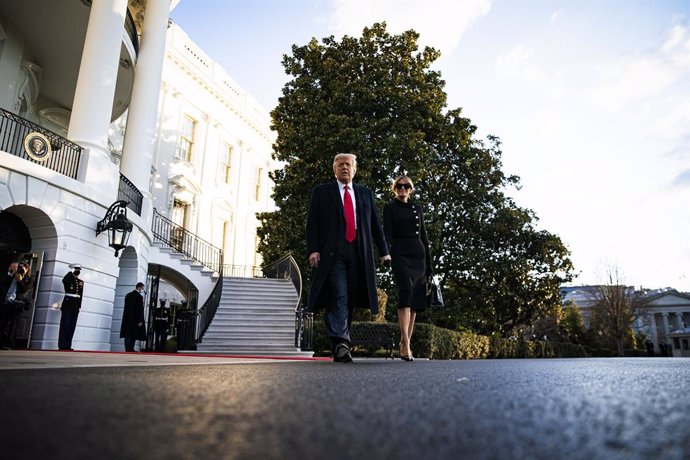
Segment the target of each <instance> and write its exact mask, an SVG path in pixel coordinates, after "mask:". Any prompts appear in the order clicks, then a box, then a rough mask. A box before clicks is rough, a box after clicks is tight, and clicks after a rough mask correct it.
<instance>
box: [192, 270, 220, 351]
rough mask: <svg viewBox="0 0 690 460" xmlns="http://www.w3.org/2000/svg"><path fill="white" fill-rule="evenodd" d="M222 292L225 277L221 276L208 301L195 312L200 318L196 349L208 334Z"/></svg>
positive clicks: (198, 320)
mask: <svg viewBox="0 0 690 460" xmlns="http://www.w3.org/2000/svg"><path fill="white" fill-rule="evenodd" d="M222 294H223V278H222V277H220V278H218V281H217V282H216V286H215V287H214V288H213V291H211V295H210V296H208V299H207V300H206V302H204V304H203V305H202V306H201V308H199V309H198V310H197V311H196V312H194V313H195V314H196V316H197V318H198V319H197V321H195V324H196V325H197V327H196V331H195V335H194V345H195V346H194V349H196V344H197V343H201V341H202V339H203V337H204V334H206V331H207V330H208V327H209V326H210V325H211V321H213V317H214V316H216V312H217V311H218V305H220V297H221V295H222Z"/></svg>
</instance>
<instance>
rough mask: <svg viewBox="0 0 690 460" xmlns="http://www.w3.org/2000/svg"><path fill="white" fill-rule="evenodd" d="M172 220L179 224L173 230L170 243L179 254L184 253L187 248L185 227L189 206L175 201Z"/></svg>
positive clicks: (171, 215)
mask: <svg viewBox="0 0 690 460" xmlns="http://www.w3.org/2000/svg"><path fill="white" fill-rule="evenodd" d="M170 220H172V221H173V223H175V224H177V225H176V226H174V227H172V228H171V234H170V240H171V241H170V242H171V243H172V247H173V248H175V249H177V250H178V251H179V252H184V249H185V247H186V242H185V232H184V226H185V221H186V220H187V204H186V203H183V202H182V201H179V200H174V201H173V208H172V212H171V213H170Z"/></svg>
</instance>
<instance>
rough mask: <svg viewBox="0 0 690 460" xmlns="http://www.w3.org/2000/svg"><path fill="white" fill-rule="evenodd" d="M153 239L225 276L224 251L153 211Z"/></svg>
mask: <svg viewBox="0 0 690 460" xmlns="http://www.w3.org/2000/svg"><path fill="white" fill-rule="evenodd" d="M152 230H153V239H154V241H158V242H160V243H163V244H164V245H166V246H168V247H170V248H172V249H173V250H174V251H175V252H178V253H180V254H184V255H185V256H187V257H189V258H190V259H192V260H194V261H196V262H198V263H200V264H201V265H203V266H204V267H207V268H209V269H211V270H213V271H214V272H217V273H218V274H219V275H220V276H221V277H222V276H223V251H222V250H221V249H220V248H219V247H216V246H214V245H212V244H211V243H209V242H208V241H205V240H203V239H201V238H199V237H198V236H196V235H195V234H194V233H192V232H190V231H189V230H187V229H186V228H184V227H182V226H180V225H177V224H176V223H175V222H173V221H171V220H170V219H168V218H167V217H165V216H163V215H161V214H160V213H159V212H158V211H157V210H156V209H155V208H154V210H153V223H152Z"/></svg>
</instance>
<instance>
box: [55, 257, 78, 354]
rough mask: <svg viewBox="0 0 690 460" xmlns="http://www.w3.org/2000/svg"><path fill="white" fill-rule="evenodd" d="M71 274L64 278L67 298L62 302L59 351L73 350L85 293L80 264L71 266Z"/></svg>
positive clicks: (63, 282)
mask: <svg viewBox="0 0 690 460" xmlns="http://www.w3.org/2000/svg"><path fill="white" fill-rule="evenodd" d="M69 268H71V269H72V271H71V272H69V273H67V274H66V275H65V277H64V278H62V285H63V287H64V288H65V298H64V299H63V300H62V307H60V310H62V317H61V318H60V335H59V338H58V349H59V350H73V348H72V338H73V337H74V331H75V330H76V328H77V318H78V317H79V309H80V308H81V300H82V295H83V293H84V281H82V280H81V279H79V275H80V274H81V265H80V264H71V265H70V266H69Z"/></svg>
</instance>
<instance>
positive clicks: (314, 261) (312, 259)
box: [309, 252, 321, 268]
mask: <svg viewBox="0 0 690 460" xmlns="http://www.w3.org/2000/svg"><path fill="white" fill-rule="evenodd" d="M320 260H321V254H320V253H318V252H312V253H311V254H309V265H311V266H312V267H314V268H316V267H318V266H319V261H320Z"/></svg>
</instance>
